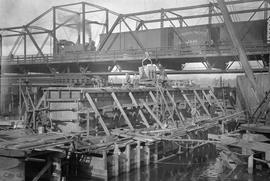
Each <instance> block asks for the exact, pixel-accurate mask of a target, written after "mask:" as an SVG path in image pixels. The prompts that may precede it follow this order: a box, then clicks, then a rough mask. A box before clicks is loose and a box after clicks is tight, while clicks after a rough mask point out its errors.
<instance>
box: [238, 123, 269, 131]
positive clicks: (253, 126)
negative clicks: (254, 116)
mask: <svg viewBox="0 0 270 181" xmlns="http://www.w3.org/2000/svg"><path fill="white" fill-rule="evenodd" d="M240 129H243V130H248V131H255V132H258V133H270V126H266V125H256V124H242V125H241V126H240Z"/></svg>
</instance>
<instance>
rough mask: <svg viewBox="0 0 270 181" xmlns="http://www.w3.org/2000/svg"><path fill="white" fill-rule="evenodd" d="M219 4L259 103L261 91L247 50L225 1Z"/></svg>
mask: <svg viewBox="0 0 270 181" xmlns="http://www.w3.org/2000/svg"><path fill="white" fill-rule="evenodd" d="M217 2H218V6H219V8H220V11H221V13H222V15H223V18H224V23H225V25H226V28H227V30H228V33H229V35H230V38H231V40H232V42H233V45H234V47H235V49H236V50H237V52H238V54H239V59H240V62H241V64H242V66H243V68H244V70H245V73H246V75H247V77H248V79H249V81H250V83H251V85H252V88H253V89H254V92H255V97H256V99H257V101H258V102H259V90H258V88H257V83H256V80H255V76H254V74H253V71H252V69H251V66H250V64H249V62H248V57H247V55H246V52H245V49H244V47H243V45H242V44H241V41H240V39H239V37H238V36H237V34H236V31H235V29H234V26H233V22H232V19H231V17H230V15H229V12H228V9H227V7H226V5H225V2H224V0H217Z"/></svg>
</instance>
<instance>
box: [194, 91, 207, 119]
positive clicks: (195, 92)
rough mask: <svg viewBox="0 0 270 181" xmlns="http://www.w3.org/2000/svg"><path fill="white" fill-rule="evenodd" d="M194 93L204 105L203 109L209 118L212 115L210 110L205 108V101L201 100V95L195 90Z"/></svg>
mask: <svg viewBox="0 0 270 181" xmlns="http://www.w3.org/2000/svg"><path fill="white" fill-rule="evenodd" d="M193 92H194V94H195V96H196V98H197V99H198V101H199V102H200V104H201V105H202V107H203V109H204V111H205V113H206V114H207V115H208V116H210V113H209V111H208V109H207V108H206V107H205V105H204V102H203V100H202V99H201V98H200V96H199V94H198V93H197V91H196V90H194V91H193Z"/></svg>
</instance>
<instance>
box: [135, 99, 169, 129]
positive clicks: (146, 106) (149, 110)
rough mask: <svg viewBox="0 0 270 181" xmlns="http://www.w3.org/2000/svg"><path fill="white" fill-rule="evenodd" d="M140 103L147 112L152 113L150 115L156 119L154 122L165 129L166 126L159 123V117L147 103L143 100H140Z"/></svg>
mask: <svg viewBox="0 0 270 181" xmlns="http://www.w3.org/2000/svg"><path fill="white" fill-rule="evenodd" d="M140 101H141V102H142V104H143V106H144V107H145V108H146V110H147V111H148V112H149V113H150V115H151V116H152V117H153V118H154V120H155V121H156V122H157V123H158V125H159V126H160V127H161V128H162V129H165V127H164V125H163V124H162V123H161V122H160V121H159V119H158V118H157V116H156V115H155V114H154V113H153V111H152V110H151V108H150V107H149V106H148V105H147V104H146V102H145V101H144V100H142V99H140Z"/></svg>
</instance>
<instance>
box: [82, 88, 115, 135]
mask: <svg viewBox="0 0 270 181" xmlns="http://www.w3.org/2000/svg"><path fill="white" fill-rule="evenodd" d="M85 96H86V98H87V100H88V102H89V103H90V105H91V107H92V109H93V110H94V112H95V115H96V117H97V118H98V121H99V123H100V124H101V126H102V128H103V130H104V131H105V133H106V135H110V132H109V130H108V128H107V126H106V124H105V122H104V121H103V119H102V117H101V115H100V113H99V111H98V109H97V107H96V105H95V103H94V101H93V99H92V98H91V96H90V95H89V94H88V93H86V94H85Z"/></svg>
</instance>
